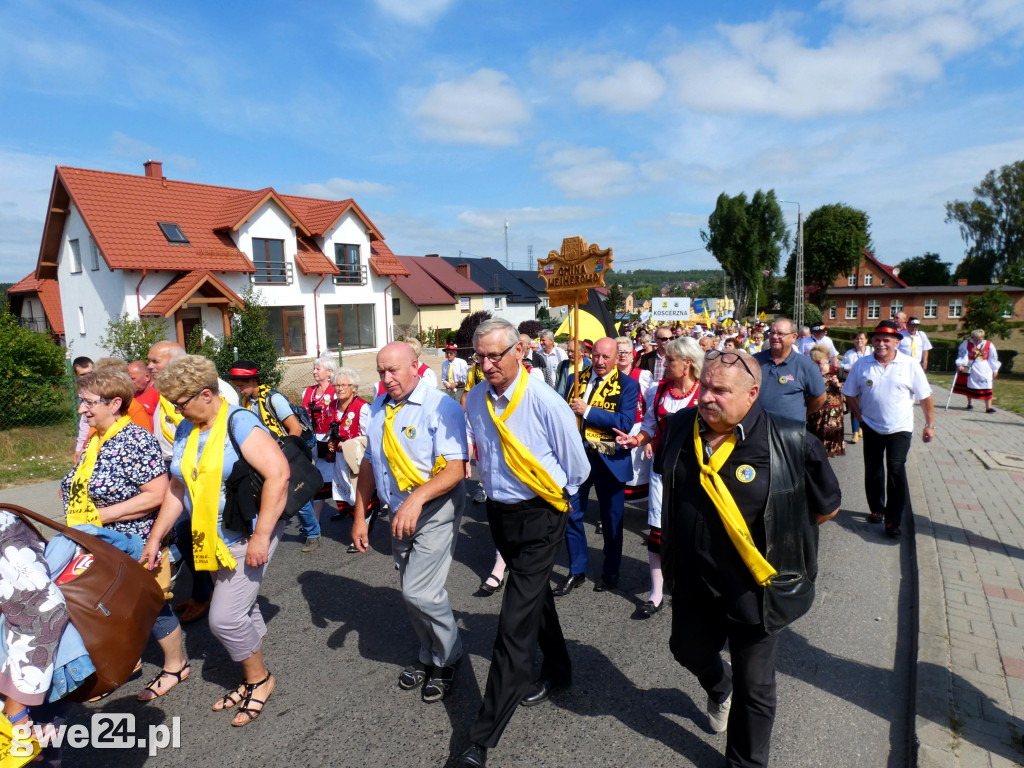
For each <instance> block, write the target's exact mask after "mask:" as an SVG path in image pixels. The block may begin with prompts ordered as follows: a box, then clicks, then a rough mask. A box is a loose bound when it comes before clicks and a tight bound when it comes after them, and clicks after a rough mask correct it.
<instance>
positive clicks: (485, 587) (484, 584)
mask: <svg viewBox="0 0 1024 768" xmlns="http://www.w3.org/2000/svg"><path fill="white" fill-rule="evenodd" d="M492 580H493V581H496V582H498V583H497V585H494V586H492V585H491V581H492ZM503 586H505V577H504V576H502V577H501V578H500V579H499V578H498V577H497V576H495V575H494V574H493V573H492V574H491V575H490V576H488V577H487V578H486V579H484V580H483V581H481V582H480V591H481V592H486V593H487V594H488V595H493V594H494V593H495V592H501V588H502V587H503Z"/></svg>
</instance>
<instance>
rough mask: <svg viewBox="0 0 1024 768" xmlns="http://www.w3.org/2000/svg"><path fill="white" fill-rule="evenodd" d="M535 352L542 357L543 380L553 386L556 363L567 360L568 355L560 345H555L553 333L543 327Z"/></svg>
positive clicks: (556, 368)
mask: <svg viewBox="0 0 1024 768" xmlns="http://www.w3.org/2000/svg"><path fill="white" fill-rule="evenodd" d="M537 354H538V355H540V356H541V357H542V358H544V381H546V382H547V383H548V384H549V385H550V386H552V387H553V386H555V375H556V372H557V371H558V364H559V363H560V362H562V361H563V360H567V359H568V358H569V356H568V355H567V354H566V352H565V350H564V349H562V348H561V347H556V346H555V334H554V333H552V332H551V331H549V330H548V329H547V328H545V329H544V330H543V331H541V332H540V349H539V350H537Z"/></svg>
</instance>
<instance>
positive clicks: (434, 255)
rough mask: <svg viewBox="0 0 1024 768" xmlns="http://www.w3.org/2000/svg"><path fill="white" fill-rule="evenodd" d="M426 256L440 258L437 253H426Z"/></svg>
mask: <svg viewBox="0 0 1024 768" xmlns="http://www.w3.org/2000/svg"><path fill="white" fill-rule="evenodd" d="M426 258H428V259H439V258H441V255H440V254H438V253H428V254H427V255H426Z"/></svg>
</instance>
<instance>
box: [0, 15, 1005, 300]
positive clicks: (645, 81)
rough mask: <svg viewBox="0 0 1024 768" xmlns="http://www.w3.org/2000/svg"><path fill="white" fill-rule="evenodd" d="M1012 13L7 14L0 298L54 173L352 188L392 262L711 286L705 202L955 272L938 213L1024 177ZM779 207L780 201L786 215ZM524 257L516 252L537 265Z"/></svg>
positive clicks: (1, 63)
mask: <svg viewBox="0 0 1024 768" xmlns="http://www.w3.org/2000/svg"><path fill="white" fill-rule="evenodd" d="M1022 46H1024V3H1022V2H1020V0H822V2H797V1H796V0H788V1H785V0H782V1H779V2H774V1H773V0H759V1H757V2H755V1H753V0H718V1H717V2H693V1H692V0H668V1H662V0H639V2H636V3H631V4H626V3H622V2H607V1H606V0H589V1H588V2H585V3H584V2H576V0H564V1H563V2H554V3H553V2H550V0H543V1H542V2H535V0H519V1H518V2H514V3H512V2H504V1H502V0H490V1H486V2H485V1H484V0H347V2H344V3H324V2H316V3H308V2H302V1H296V0H293V2H290V3H287V4H277V3H251V2H247V3H241V2H234V1H232V0H220V1H219V2H216V3H210V2H193V1H192V0H175V2H156V3H138V2H120V1H119V0H104V1H103V2H91V1H89V2H65V1H64V0H45V1H42V2H36V1H34V0H4V2H3V3H2V4H0V115H3V119H2V120H0V281H14V280H18V279H20V278H22V277H24V276H25V275H26V274H28V273H29V272H30V271H32V270H33V269H34V267H35V264H36V260H37V257H38V253H39V244H40V240H41V237H42V227H43V221H44V216H45V213H46V208H47V202H48V195H49V191H50V187H51V184H52V181H53V173H54V166H55V165H70V166H76V167H83V168H92V169H100V170H108V171H117V172H124V173H139V174H141V173H142V172H143V171H142V164H143V162H145V161H146V160H149V159H153V160H160V161H162V162H163V168H164V174H165V175H166V176H167V177H168V178H173V179H179V180H183V181H194V182H202V183H208V184H218V185H224V186H233V187H240V188H243V189H259V188H263V187H267V186H272V187H274V188H275V189H276V190H278V191H279V192H283V193H289V194H303V195H310V196H314V197H323V198H328V199H344V198H347V197H353V198H355V200H356V201H357V202H358V203H359V205H360V206H361V207H362V208H363V210H365V211H366V212H367V213H368V215H369V216H370V218H371V219H372V220H373V222H374V223H375V224H376V225H377V227H378V229H380V231H381V232H382V233H383V234H384V236H385V239H386V242H387V243H388V245H389V246H390V247H391V249H392V250H393V251H395V252H396V253H399V254H405V255H423V254H427V253H439V254H442V255H446V256H458V255H460V254H461V255H469V256H491V257H494V258H498V259H502V260H504V258H505V222H506V220H507V221H508V230H507V233H508V256H509V260H510V264H511V265H512V266H513V267H514V268H520V269H525V268H528V267H531V266H532V267H533V268H536V261H535V260H536V259H537V258H539V257H543V256H544V255H546V254H547V252H548V251H549V250H551V249H556V250H557V249H558V248H559V247H560V245H561V241H562V239H563V238H564V237H569V236H572V235H582V236H583V238H584V239H585V240H587V241H588V242H592V243H595V242H596V243H598V244H599V245H600V246H601V247H602V248H607V247H611V248H613V249H614V254H615V267H616V268H617V269H618V270H620V271H624V270H627V269H636V268H654V269H687V268H716V267H717V266H718V265H717V262H715V260H714V258H713V257H712V256H711V255H710V254H709V253H708V252H707V251H706V250H704V248H703V244H702V241H701V237H700V230H701V228H702V227H705V228H706V226H707V218H708V215H709V214H710V213H711V212H712V210H713V209H714V205H715V200H716V198H717V197H718V195H719V194H720V193H722V192H726V193H728V194H730V195H735V194H738V193H740V192H746V193H747V195H748V196H749V195H751V194H752V193H753V192H754V191H756V190H757V189H765V190H767V189H774V190H775V192H776V195H777V196H778V197H779V198H780V199H781V200H785V201H790V202H787V203H785V204H783V206H782V207H783V211H784V213H785V215H786V218H787V221H788V222H789V223H790V225H791V226H793V228H794V230H795V223H796V218H797V212H798V210H799V211H802V212H803V215H804V216H806V215H807V214H808V213H809V212H810V211H812V210H813V209H814V208H816V207H817V206H820V205H824V204H828V203H837V202H841V203H846V204H848V205H851V206H854V207H856V208H860V209H862V210H864V211H866V212H867V213H868V215H869V216H870V220H871V235H872V241H873V244H874V248H875V253H876V255H877V257H878V258H879V259H881V260H882V261H883V262H885V263H889V264H896V263H898V262H899V261H901V260H903V259H906V258H910V257H913V256H918V255H921V254H923V253H925V252H934V253H939V254H940V256H941V257H942V259H943V260H945V261H948V262H950V263H953V264H955V263H957V262H958V261H960V259H962V258H963V253H964V244H963V241H962V240H961V238H960V235H959V231H958V230H957V227H956V226H955V225H954V224H947V223H945V207H944V206H945V203H946V202H947V201H950V200H954V199H969V198H971V197H972V196H973V188H974V187H975V186H976V185H977V184H978V183H979V182H980V181H981V179H982V178H983V176H984V175H985V173H987V172H988V171H989V170H991V169H995V168H999V167H1000V166H1003V165H1006V164H1009V163H1013V162H1015V161H1017V160H1020V159H1024V98H1022V96H1024V93H1022V91H1024V62H1022V53H1024V51H1022ZM798 206H799V207H798ZM531 248H532V253H533V259H534V261H533V262H531V261H530V252H531Z"/></svg>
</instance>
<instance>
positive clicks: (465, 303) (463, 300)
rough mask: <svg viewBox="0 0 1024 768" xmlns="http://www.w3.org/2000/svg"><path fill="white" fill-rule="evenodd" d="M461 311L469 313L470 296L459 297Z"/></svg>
mask: <svg viewBox="0 0 1024 768" xmlns="http://www.w3.org/2000/svg"><path fill="white" fill-rule="evenodd" d="M459 311H460V312H462V313H463V314H467V315H468V314H469V296H460V297H459Z"/></svg>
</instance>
